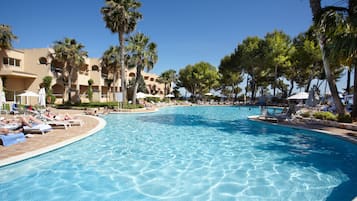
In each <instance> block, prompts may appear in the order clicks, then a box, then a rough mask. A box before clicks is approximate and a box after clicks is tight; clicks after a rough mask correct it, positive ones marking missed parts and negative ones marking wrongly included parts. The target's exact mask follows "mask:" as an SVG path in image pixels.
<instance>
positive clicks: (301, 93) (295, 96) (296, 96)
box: [288, 92, 309, 100]
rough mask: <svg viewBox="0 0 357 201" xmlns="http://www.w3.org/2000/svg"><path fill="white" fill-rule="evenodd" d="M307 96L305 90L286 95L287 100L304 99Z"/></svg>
mask: <svg viewBox="0 0 357 201" xmlns="http://www.w3.org/2000/svg"><path fill="white" fill-rule="evenodd" d="M308 98H309V94H308V93H306V92H299V93H297V94H295V95H292V96H290V97H288V100H306V99H308Z"/></svg>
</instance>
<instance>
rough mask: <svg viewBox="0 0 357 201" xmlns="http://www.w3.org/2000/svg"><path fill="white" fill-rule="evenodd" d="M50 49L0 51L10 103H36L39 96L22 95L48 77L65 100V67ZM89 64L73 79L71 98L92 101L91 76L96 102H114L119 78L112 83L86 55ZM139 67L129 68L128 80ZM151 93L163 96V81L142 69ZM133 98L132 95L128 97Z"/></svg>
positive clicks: (0, 85)
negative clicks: (56, 59)
mask: <svg viewBox="0 0 357 201" xmlns="http://www.w3.org/2000/svg"><path fill="white" fill-rule="evenodd" d="M51 51H53V50H52V49H50V48H35V49H12V50H5V51H1V52H0V77H1V80H2V83H1V81H0V90H1V89H2V88H3V89H4V91H5V96H6V101H7V102H16V103H21V104H32V105H35V104H37V101H38V100H37V98H36V97H28V98H26V97H20V96H18V95H19V94H21V93H23V92H25V91H33V92H36V93H38V91H39V89H40V84H41V83H42V82H43V78H44V77H46V76H51V77H52V84H51V88H52V93H53V95H55V96H56V103H62V100H63V97H62V96H63V92H64V84H63V79H62V73H63V71H62V67H61V66H60V65H59V64H56V62H53V61H52V60H51V59H50V57H49V55H50V53H51ZM85 63H86V65H85V66H84V67H82V68H80V69H79V71H78V72H77V73H76V75H75V76H74V77H73V78H74V79H72V86H71V100H75V99H76V98H79V99H80V100H81V102H89V100H88V96H87V89H88V80H89V79H92V80H93V81H94V82H93V85H92V88H93V99H92V100H93V101H95V102H108V101H113V97H114V96H113V93H112V88H113V87H112V86H113V84H114V85H115V87H116V92H120V86H121V84H120V83H121V80H120V78H119V79H118V80H117V81H116V83H113V84H111V85H110V86H109V84H110V80H112V79H111V77H112V75H110V73H108V71H107V70H106V69H104V68H101V65H100V59H98V58H85ZM135 74H136V69H135V68H134V69H129V70H127V71H126V80H127V81H129V80H131V79H132V78H133V77H135ZM142 75H143V78H144V81H145V84H146V88H147V91H148V93H150V94H157V95H159V96H160V97H161V98H163V96H164V84H161V83H159V82H158V75H155V74H151V73H146V72H142ZM129 99H130V98H129ZM26 101H29V103H26Z"/></svg>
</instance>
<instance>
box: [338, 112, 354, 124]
mask: <svg viewBox="0 0 357 201" xmlns="http://www.w3.org/2000/svg"><path fill="white" fill-rule="evenodd" d="M337 121H338V122H342V123H352V117H351V115H350V114H342V115H337Z"/></svg>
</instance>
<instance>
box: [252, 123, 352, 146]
mask: <svg viewBox="0 0 357 201" xmlns="http://www.w3.org/2000/svg"><path fill="white" fill-rule="evenodd" d="M249 119H251V120H253V121H260V122H265V123H269V124H277V125H284V126H289V127H294V128H300V129H307V130H313V131H317V132H321V133H326V134H329V135H333V136H336V137H339V138H342V139H344V140H348V141H350V142H352V143H355V144H357V132H356V131H353V130H348V129H342V128H336V127H331V126H324V125H321V124H311V123H306V122H303V121H299V120H296V121H278V122H271V121H269V119H267V120H266V121H265V120H262V119H258V116H251V117H250V118H249Z"/></svg>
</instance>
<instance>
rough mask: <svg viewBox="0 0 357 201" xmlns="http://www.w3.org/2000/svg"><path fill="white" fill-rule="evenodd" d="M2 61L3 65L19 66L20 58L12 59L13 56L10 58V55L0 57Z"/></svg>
mask: <svg viewBox="0 0 357 201" xmlns="http://www.w3.org/2000/svg"><path fill="white" fill-rule="evenodd" d="M2 63H3V64H4V65H9V66H17V67H19V66H20V63H21V60H20V59H14V58H10V57H4V58H3V59H2Z"/></svg>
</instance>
